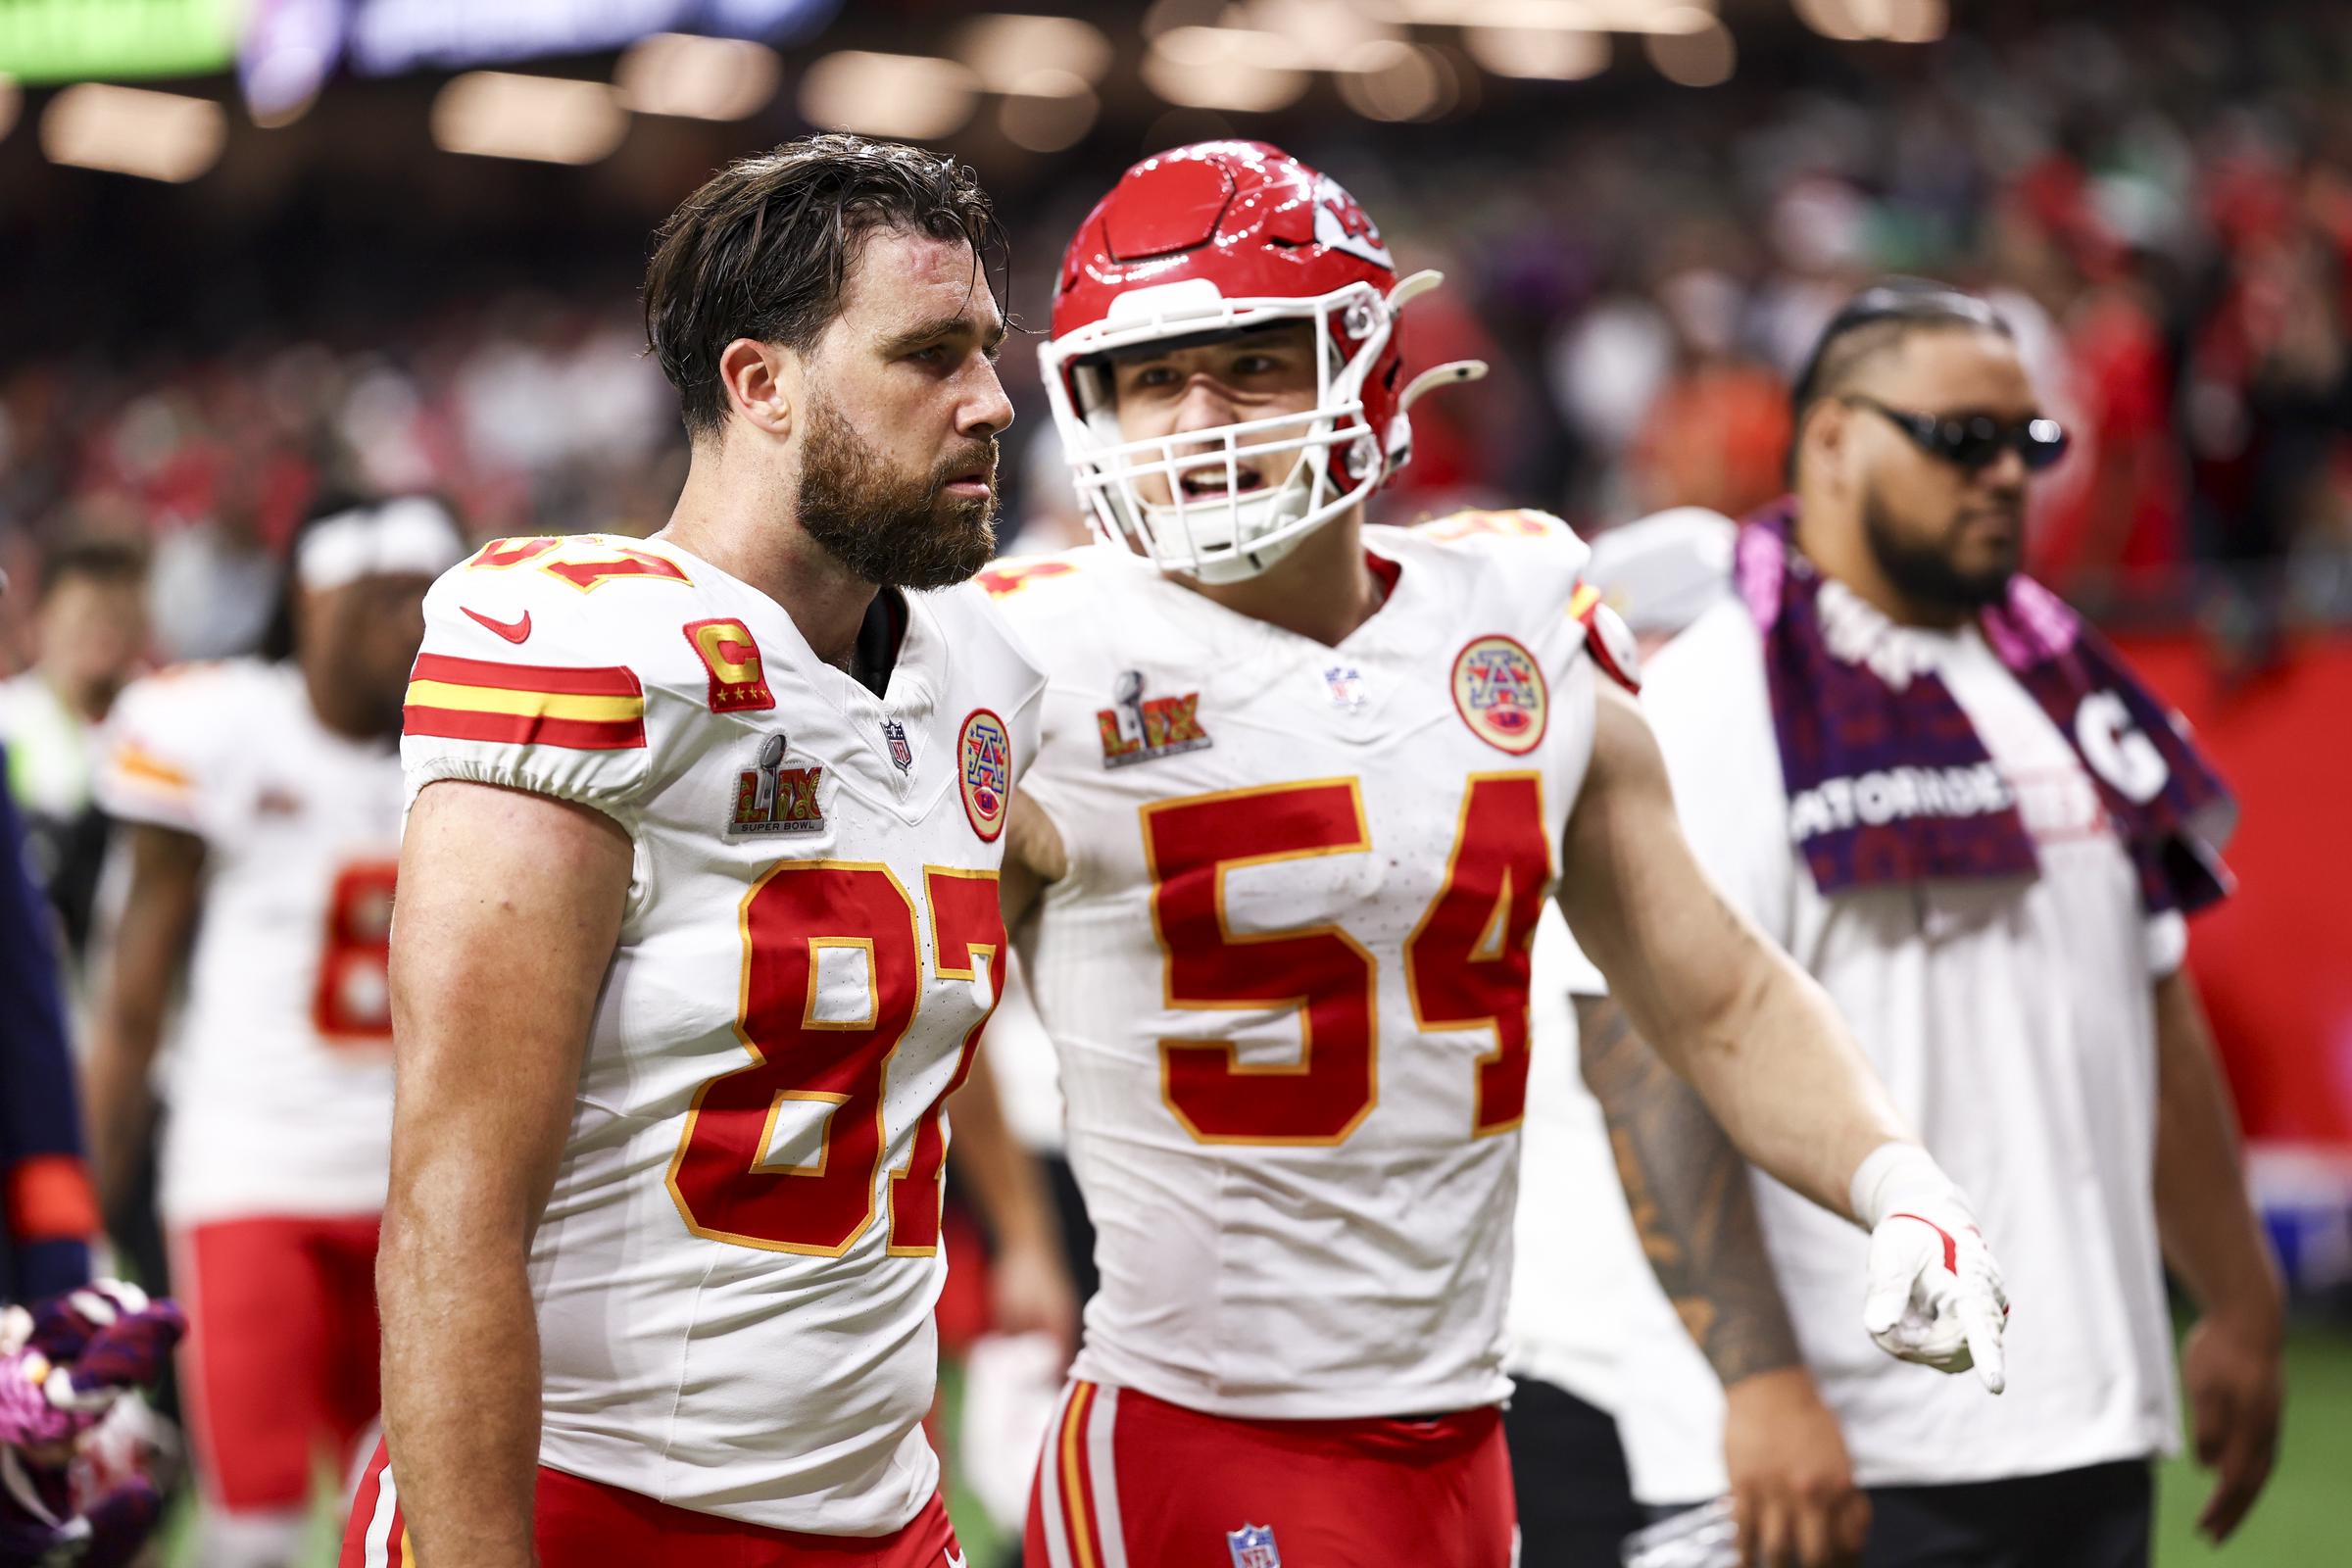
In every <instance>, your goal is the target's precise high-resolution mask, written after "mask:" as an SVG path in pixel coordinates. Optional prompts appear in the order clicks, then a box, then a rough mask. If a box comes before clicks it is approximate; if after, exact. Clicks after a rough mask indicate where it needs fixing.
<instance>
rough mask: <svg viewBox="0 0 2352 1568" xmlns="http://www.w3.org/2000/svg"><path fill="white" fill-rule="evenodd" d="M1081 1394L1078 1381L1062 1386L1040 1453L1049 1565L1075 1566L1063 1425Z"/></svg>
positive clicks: (1040, 1490) (1040, 1494)
mask: <svg viewBox="0 0 2352 1568" xmlns="http://www.w3.org/2000/svg"><path fill="white" fill-rule="evenodd" d="M1077 1393H1078V1385H1076V1384H1075V1383H1065V1384H1063V1385H1062V1389H1061V1397H1060V1398H1059V1399H1057V1400H1056V1401H1054V1420H1053V1423H1052V1424H1051V1425H1049V1426H1048V1427H1047V1428H1046V1443H1045V1447H1044V1448H1043V1450H1041V1451H1040V1452H1039V1454H1038V1456H1037V1464H1038V1470H1037V1503H1038V1509H1039V1511H1040V1512H1041V1513H1043V1514H1044V1515H1045V1517H1046V1564H1047V1568H1071V1557H1070V1533H1069V1531H1068V1530H1067V1529H1066V1528H1065V1527H1064V1526H1063V1524H1062V1516H1061V1424H1062V1423H1063V1422H1064V1421H1066V1420H1068V1419H1069V1414H1070V1400H1071V1398H1072V1397H1075V1396H1076V1395H1077Z"/></svg>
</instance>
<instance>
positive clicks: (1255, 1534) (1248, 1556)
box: [1225, 1525, 1282, 1568]
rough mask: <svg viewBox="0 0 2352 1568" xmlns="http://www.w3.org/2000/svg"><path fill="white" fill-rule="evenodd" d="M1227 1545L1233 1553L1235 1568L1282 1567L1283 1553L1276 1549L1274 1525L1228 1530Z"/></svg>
mask: <svg viewBox="0 0 2352 1568" xmlns="http://www.w3.org/2000/svg"><path fill="white" fill-rule="evenodd" d="M1225 1545H1226V1547H1227V1549H1228V1550H1230V1551H1231V1552H1232V1553H1233V1568H1282V1553H1281V1552H1279V1551H1276V1550H1275V1549H1274V1527H1273V1526H1272V1525H1244V1526H1242V1528H1241V1529H1239V1530H1228V1531H1226V1532H1225Z"/></svg>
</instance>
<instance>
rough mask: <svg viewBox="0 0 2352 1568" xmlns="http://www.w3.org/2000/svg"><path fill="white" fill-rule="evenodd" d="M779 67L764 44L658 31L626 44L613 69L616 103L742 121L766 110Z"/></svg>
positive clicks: (643, 110)
mask: <svg viewBox="0 0 2352 1568" xmlns="http://www.w3.org/2000/svg"><path fill="white" fill-rule="evenodd" d="M783 77H784V68H783V63H782V62H781V61H779V60H778V59H777V58H776V52H775V51H774V50H773V49H770V48H769V47H768V46H767V45H765V44H763V43H753V42H751V41H750V40H749V39H745V38H698V37H694V36H692V35H691V34H688V33H683V32H657V33H655V34H654V35H653V36H652V37H650V38H641V39H639V40H638V41H637V42H635V43H633V44H631V45H629V47H628V49H627V51H626V52H625V53H623V54H622V55H621V57H620V64H619V65H618V66H616V67H615V68H614V69H613V83H614V85H616V86H617V87H619V89H620V101H621V103H622V105H623V106H624V107H626V108H628V109H631V110H633V111H635V112H636V113H638V114H641V115H667V116H670V117H672V118H673V119H679V120H720V121H725V120H743V119H746V118H748V117H749V116H752V115H756V114H758V113H759V112H760V110H762V109H764V108H766V107H767V105H768V102H769V100H771V99H772V98H774V97H775V96H776V86H777V84H778V83H779V82H780V81H782V80H783Z"/></svg>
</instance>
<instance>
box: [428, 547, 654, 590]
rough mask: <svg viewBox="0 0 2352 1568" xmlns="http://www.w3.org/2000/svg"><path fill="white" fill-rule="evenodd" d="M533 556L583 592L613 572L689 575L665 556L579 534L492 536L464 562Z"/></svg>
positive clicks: (501, 567)
mask: <svg viewBox="0 0 2352 1568" xmlns="http://www.w3.org/2000/svg"><path fill="white" fill-rule="evenodd" d="M551 558H552V559H551ZM532 562H537V563H539V569H540V570H541V571H544V572H546V573H547V574H548V575H549V576H551V577H555V578H558V579H560V580H562V581H564V582H567V583H569V584H571V585H572V586H573V587H574V588H577V589H578V590H579V591H580V592H582V593H588V592H590V591H591V590H593V589H594V588H595V587H596V586H597V585H598V584H599V583H602V582H605V581H607V580H609V579H611V578H613V577H650V578H653V579H656V580H658V581H664V582H687V581H690V580H691V579H690V578H688V577H687V575H686V572H685V569H684V568H683V567H681V566H680V565H679V564H677V563H676V562H674V561H672V560H670V559H669V558H668V557H667V556H660V555H656V554H655V553H654V552H653V551H651V550H639V549H637V548H636V547H634V546H632V545H616V544H613V543H612V542H611V541H610V540H603V539H591V538H588V537H585V536H583V535H578V534H534V535H530V536H528V537H524V538H518V539H493V540H491V541H490V542H489V543H488V544H486V545H484V546H482V548H481V549H479V550H477V551H475V552H474V553H473V557H472V559H471V560H469V561H467V562H466V565H467V566H469V567H472V568H474V569H476V570H486V571H506V570H510V569H512V568H514V567H515V566H525V565H529V564H531V563H532Z"/></svg>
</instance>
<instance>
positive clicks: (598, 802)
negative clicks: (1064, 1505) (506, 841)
mask: <svg viewBox="0 0 2352 1568" xmlns="http://www.w3.org/2000/svg"><path fill="white" fill-rule="evenodd" d="M900 604H903V606H904V621H903V635H902V637H901V640H900V645H899V654H898V658H897V661H896V664H895V666H894V668H893V670H892V672H891V676H890V680H889V683H888V686H887V689H886V692H885V693H884V694H883V695H882V696H879V697H877V696H876V695H875V694H873V693H872V692H870V691H868V690H867V689H866V688H865V687H864V686H863V685H861V684H859V683H858V682H857V681H856V680H854V679H852V678H851V677H850V676H849V675H847V674H845V673H844V672H842V671H841V670H839V669H836V668H834V667H833V666H831V665H829V664H826V663H825V662H822V661H821V660H819V659H817V658H816V656H815V655H814V654H813V653H812V652H811V651H810V650H809V646H808V644H807V643H806V642H805V641H803V639H802V637H801V635H800V632H799V630H798V628H797V627H796V626H795V624H794V622H793V620H792V618H791V617H790V615H788V614H787V613H785V611H784V610H783V609H782V608H781V607H780V606H778V605H777V604H776V603H775V602H774V601H773V600H771V599H769V598H767V597H766V596H765V595H763V594H761V593H760V592H758V591H757V590H755V589H753V588H751V587H750V586H748V585H746V584H744V583H742V582H739V581H737V580H736V579H734V578H733V577H730V576H728V575H727V574H726V573H724V572H722V571H720V570H719V569H718V568H716V567H715V566H712V565H711V564H709V563H707V562H704V561H702V560H700V559H699V558H697V557H695V556H692V555H690V554H688V553H686V552H684V551H681V550H678V549H676V548H675V547H673V546H669V545H667V544H665V543H662V542H658V541H639V540H623V539H615V538H605V537H601V536H597V535H579V536H573V537H570V538H562V539H558V538H539V539H521V540H502V541H499V542H497V543H495V544H492V545H490V546H488V547H486V548H485V549H484V550H483V551H482V552H481V553H480V554H479V555H477V556H475V557H474V558H473V560H472V561H470V562H469V563H467V564H466V565H463V566H460V567H458V568H456V569H455V570H453V571H451V572H450V573H449V574H448V575H446V576H444V577H443V578H442V579H441V580H440V581H439V582H438V583H436V584H435V585H434V587H433V589H432V592H431V594H430V595H429V596H428V597H427V599H426V601H425V621H426V629H425V639H424V646H423V651H422V652H421V653H420V654H419V656H418V658H417V665H416V669H415V672H414V675H413V678H412V680H411V683H410V687H409V692H408V699H407V708H406V726H405V735H404V739H403V742H402V760H403V763H404V766H405V770H406V773H407V779H408V786H409V789H410V791H411V792H412V799H413V798H414V794H415V792H417V791H418V790H421V789H423V788H425V787H426V786H428V785H430V784H431V783H433V782H434V781H437V780H444V779H459V780H473V781H477V782H486V783H492V784H499V785H504V786H507V787H510V788H516V789H523V790H528V791H532V792H535V793H539V794H545V795H551V796H555V797H558V798H561V799H564V800H569V801H574V802H578V803H580V804H583V805H586V806H589V807H592V808H594V809H597V810H600V811H602V812H604V813H606V814H607V815H609V816H611V817H612V818H613V820H614V821H615V822H617V823H618V824H619V825H620V826H621V827H622V828H623V829H624V830H626V831H627V832H628V834H629V835H630V837H631V838H632V840H634V842H635V848H636V857H635V868H634V873H633V876H632V880H631V886H630V889H629V896H628V904H627V906H626V908H625V911H624V914H623V919H622V924H621V928H620V936H619V941H618V945H617V947H616V948H615V951H614V952H613V958H612V962H611V967H610V968H609V970H608V971H607V973H606V976H605V982H604V986H603V989H602V991H601V993H600V994H599V996H598V999H597V1005H596V1010H595V1014H594V1019H593V1022H592V1025H591V1029H590V1034H589V1039H588V1047H587V1055H586V1061H585V1065H584V1068H583V1072H582V1075H581V1080H580V1084H579V1089H578V1093H577V1098H576V1100H575V1102H574V1105H573V1111H572V1120H571V1127H570V1131H569V1135H568V1139H567V1142H566V1145H565V1148H564V1155H563V1159H562V1162H561V1164H560V1166H559V1168H558V1172H557V1176H556V1181H555V1186H554V1190H553V1194H552V1196H551V1198H550V1200H549V1202H548V1205H547V1209H546V1212H545V1215H544V1218H543V1219H542V1221H541V1223H540V1226H539V1229H538V1232H537V1235H536V1237H535V1240H534V1243H533V1246H532V1251H531V1258H530V1278H531V1287H532V1295H533V1298H534V1299H535V1300H536V1302H537V1303H538V1316H539V1333H540V1343H541V1351H542V1360H543V1367H544V1372H543V1384H542V1399H541V1403H542V1436H541V1444H540V1457H541V1459H542V1461H543V1462H544V1463H546V1464H548V1465H550V1466H552V1467H554V1468H556V1469H559V1470H563V1471H565V1472H568V1473H570V1474H573V1475H577V1476H581V1477H585V1478H587V1479H589V1480H592V1481H598V1482H603V1483H605V1484H607V1485H610V1486H616V1487H621V1488H625V1489H627V1490H629V1491H632V1492H637V1493H641V1494H643V1495H647V1496H651V1497H655V1498H657V1499H659V1500H661V1501H663V1502H667V1503H670V1504H672V1505H675V1506H679V1507H685V1508H691V1509H698V1510H701V1511H704V1512H708V1513H713V1514H718V1515H723V1516H726V1517H728V1518H732V1519H736V1520H740V1521H742V1522H745V1523H748V1524H755V1525H763V1526H768V1527H772V1528H777V1529H784V1530H793V1531H802V1532H808V1533H813V1534H822V1535H842V1536H871V1535H882V1534H887V1533H889V1532H890V1531H893V1530H896V1529H899V1528H901V1527H902V1526H904V1525H906V1524H907V1521H908V1520H910V1519H911V1518H913V1517H914V1515H915V1514H916V1513H917V1511H918V1510H919V1509H920V1508H921V1507H922V1506H923V1505H924V1504H925V1503H927V1502H928V1500H929V1499H930V1497H931V1495H932V1493H933V1491H934V1489H935V1487H936V1485H937V1480H938V1463H937V1460H936V1459H935V1458H934V1457H933V1455H932V1453H931V1450H930V1448H929V1446H928V1445H927V1444H926V1443H925V1441H924V1439H923V1436H922V1433H921V1431H920V1425H919V1424H920V1422H921V1420H922V1418H923V1416H924V1414H925V1413H926V1412H927V1411H928V1410H929V1408H930V1404H931V1397H932V1386H933V1379H934V1372H935V1365H936V1346H935V1342H934V1339H933V1332H932V1327H931V1309H932V1306H933V1304H934V1302H935V1301H936V1299H937V1298H938V1295H939V1289H940V1283H941V1279H942V1276H943V1273H944V1270H945V1267H946V1265H945V1260H944V1259H943V1257H942V1256H941V1250H940V1198H941V1181H942V1176H943V1171H944V1166H945V1159H946V1153H947V1128H946V1125H945V1120H944V1116H943V1114H942V1104H943V1102H944V1100H945V1098H946V1096H947V1094H948V1092H949V1091H950V1089H951V1088H952V1087H953V1086H954V1085H955V1084H956V1082H959V1081H960V1080H961V1078H962V1076H963V1074H964V1072H965V1070H966V1068H967V1067H968V1064H969V1058H970V1054H971V1051H972V1049H973V1047H974V1045H975V1044H976V1042H977V1040H978V1037H979V1033H980V1028H981V1025H982V1023H983V1022H984V1021H985V1019H986V1017H987V1015H988V1012H989V1010H990V1008H991V1007H993V1005H995V981H996V974H995V971H996V969H997V965H998V955H999V954H1000V953H1001V952H1002V951H1003V945H1004V940H1005V938H1004V922H1003V918H1002V916H1001V914H1000V912H999V908H998V903H997V872H998V866H999V863H1000V860H1001V858H1002V851H1003V844H1002V834H1003V831H1004V827H1005V814H1006V811H1007V809H1008V806H1009V800H1008V796H1009V791H1010V789H1011V787H1012V783H1013V778H1014V774H1015V772H1016V771H1017V768H1018V766H1019V765H1020V764H1021V763H1022V762H1024V761H1025V760H1027V759H1028V758H1029V757H1031V756H1032V755H1034V752H1035V741H1034V738H1033V737H1034V722H1035V708H1036V701H1037V696H1038V691H1039V687H1040V684H1041V682H1040V677H1039V675H1038V673H1037V671H1036V669H1035V668H1034V667H1033V666H1032V665H1031V664H1030V663H1029V662H1028V661H1027V660H1026V659H1025V657H1024V656H1023V655H1021V654H1020V653H1019V652H1018V651H1017V650H1016V649H1015V648H1014V646H1013V645H1012V643H1011V642H1010V641H1009V640H1008V639H1007V638H1006V637H1005V633H1004V631H1003V630H1002V627H1001V625H1000V623H999V622H998V620H997V618H996V617H995V616H994V615H993V614H991V613H990V612H989V609H988V605H987V601H986V599H985V597H984V596H983V595H982V594H981V593H980V592H979V591H978V590H977V589H975V588H971V587H968V586H967V587H963V588H957V589H950V590H947V591H945V592H940V593H911V594H907V595H904V596H902V597H901V598H899V599H897V600H893V599H892V598H891V597H890V596H885V598H884V600H883V601H882V602H881V603H878V604H877V606H876V613H885V612H887V611H891V610H893V609H895V608H896V607H897V606H898V605H900ZM529 961H530V956H529V955H528V954H520V953H518V954H516V955H515V970H516V980H517V983H518V984H527V983H528V965H529Z"/></svg>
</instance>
